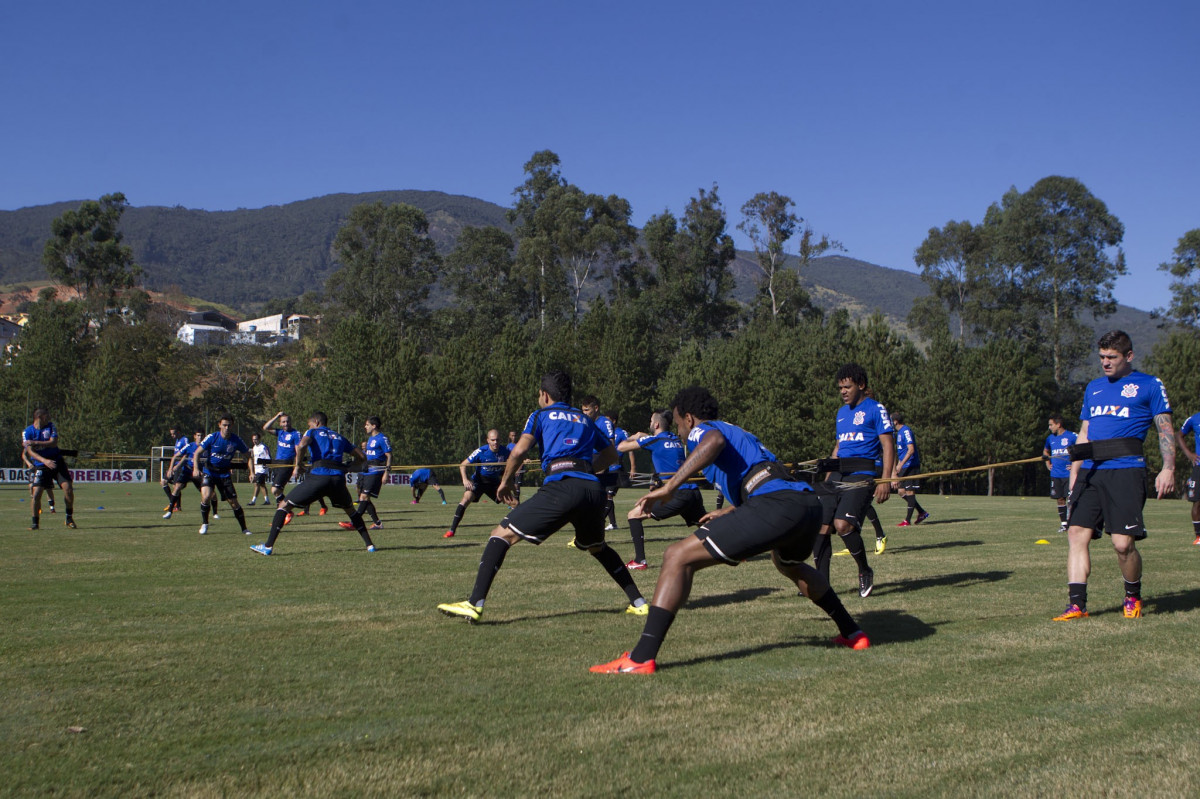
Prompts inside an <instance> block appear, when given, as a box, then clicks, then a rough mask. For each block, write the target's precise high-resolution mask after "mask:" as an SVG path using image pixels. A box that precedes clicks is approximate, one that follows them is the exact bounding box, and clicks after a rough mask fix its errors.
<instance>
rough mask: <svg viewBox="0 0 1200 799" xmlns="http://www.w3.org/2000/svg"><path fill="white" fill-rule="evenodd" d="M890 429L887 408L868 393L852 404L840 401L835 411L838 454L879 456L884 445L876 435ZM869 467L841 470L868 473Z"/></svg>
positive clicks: (873, 457) (839, 455) (867, 456)
mask: <svg viewBox="0 0 1200 799" xmlns="http://www.w3.org/2000/svg"><path fill="white" fill-rule="evenodd" d="M891 432H892V420H891V419H890V418H888V412H887V408H885V407H883V406H882V405H880V404H879V403H878V402H876V401H875V400H873V399H871V398H870V397H863V398H862V399H861V400H859V403H858V404H857V405H855V406H854V407H851V406H849V405H843V406H842V407H841V408H840V409H839V410H838V413H837V440H838V450H837V454H838V457H839V458H866V459H868V460H872V461H873V460H875V459H877V458H879V457H881V454H882V452H883V446H882V445H881V444H880V443H879V437H880V436H881V435H884V434H888V433H891ZM872 471H873V470H872V469H858V470H856V471H853V472H844V474H871V473H872Z"/></svg>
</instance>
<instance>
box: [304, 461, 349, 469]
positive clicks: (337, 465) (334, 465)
mask: <svg viewBox="0 0 1200 799" xmlns="http://www.w3.org/2000/svg"><path fill="white" fill-rule="evenodd" d="M312 465H313V466H319V467H320V468H322V469H345V468H346V464H344V463H342V462H341V461H313V462H312Z"/></svg>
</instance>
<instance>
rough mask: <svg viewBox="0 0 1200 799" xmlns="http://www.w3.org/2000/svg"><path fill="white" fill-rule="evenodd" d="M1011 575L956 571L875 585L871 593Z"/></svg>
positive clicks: (966, 583) (979, 582)
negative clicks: (919, 578) (920, 578)
mask: <svg viewBox="0 0 1200 799" xmlns="http://www.w3.org/2000/svg"><path fill="white" fill-rule="evenodd" d="M1009 577H1012V572H1006V571H994V572H957V573H956V574H941V575H938V576H937V577H927V578H925V579H923V580H906V581H904V582H899V583H885V584H884V585H882V586H876V587H875V590H874V593H873V595H874V596H882V595H884V594H904V593H908V592H910V591H924V590H925V589H926V588H944V587H948V586H952V585H953V586H969V585H983V584H985V583H998V582H1000V581H1001V580H1007V579H1008V578H1009Z"/></svg>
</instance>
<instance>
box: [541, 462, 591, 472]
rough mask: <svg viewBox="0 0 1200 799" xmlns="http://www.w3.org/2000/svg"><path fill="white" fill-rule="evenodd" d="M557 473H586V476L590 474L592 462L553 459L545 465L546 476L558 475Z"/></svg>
mask: <svg viewBox="0 0 1200 799" xmlns="http://www.w3.org/2000/svg"><path fill="white" fill-rule="evenodd" d="M559 472H586V473H587V474H591V473H592V462H591V461H585V460H584V459H583V458H555V459H553V460H552V461H550V463H548V464H546V474H558V473H559Z"/></svg>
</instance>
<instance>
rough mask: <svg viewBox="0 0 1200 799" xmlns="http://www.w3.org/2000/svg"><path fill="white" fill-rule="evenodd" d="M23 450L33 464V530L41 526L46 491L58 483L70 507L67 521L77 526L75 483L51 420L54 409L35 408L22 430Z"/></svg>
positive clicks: (68, 523)
mask: <svg viewBox="0 0 1200 799" xmlns="http://www.w3.org/2000/svg"><path fill="white" fill-rule="evenodd" d="M21 450H22V452H23V453H24V456H25V458H26V460H28V461H29V462H30V463H32V464H33V468H34V472H33V478H34V483H35V485H34V489H33V521H32V522H31V523H30V525H29V529H30V530H36V529H38V517H39V516H40V515H41V513H42V492H44V491H45V490H46V489H47V488H50V487H52V486H53V485H54V483H55V482H57V483H58V485H59V488H61V489H62V492H63V503H64V506H65V507H66V510H67V518H66V525H67V527H70V528H71V529H75V519H74V510H75V483H74V481H73V480H72V478H71V470H70V469H69V468H68V467H67V461H66V459H65V458H64V457H63V454H62V452H61V451H60V450H59V447H58V429H57V428H56V427H55V426H54V422H52V421H50V412H49V411H48V410H46V409H45V408H35V409H34V411H33V424H31V425H29V426H28V427H26V428H25V430H24V432H23V433H22V434H21Z"/></svg>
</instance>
